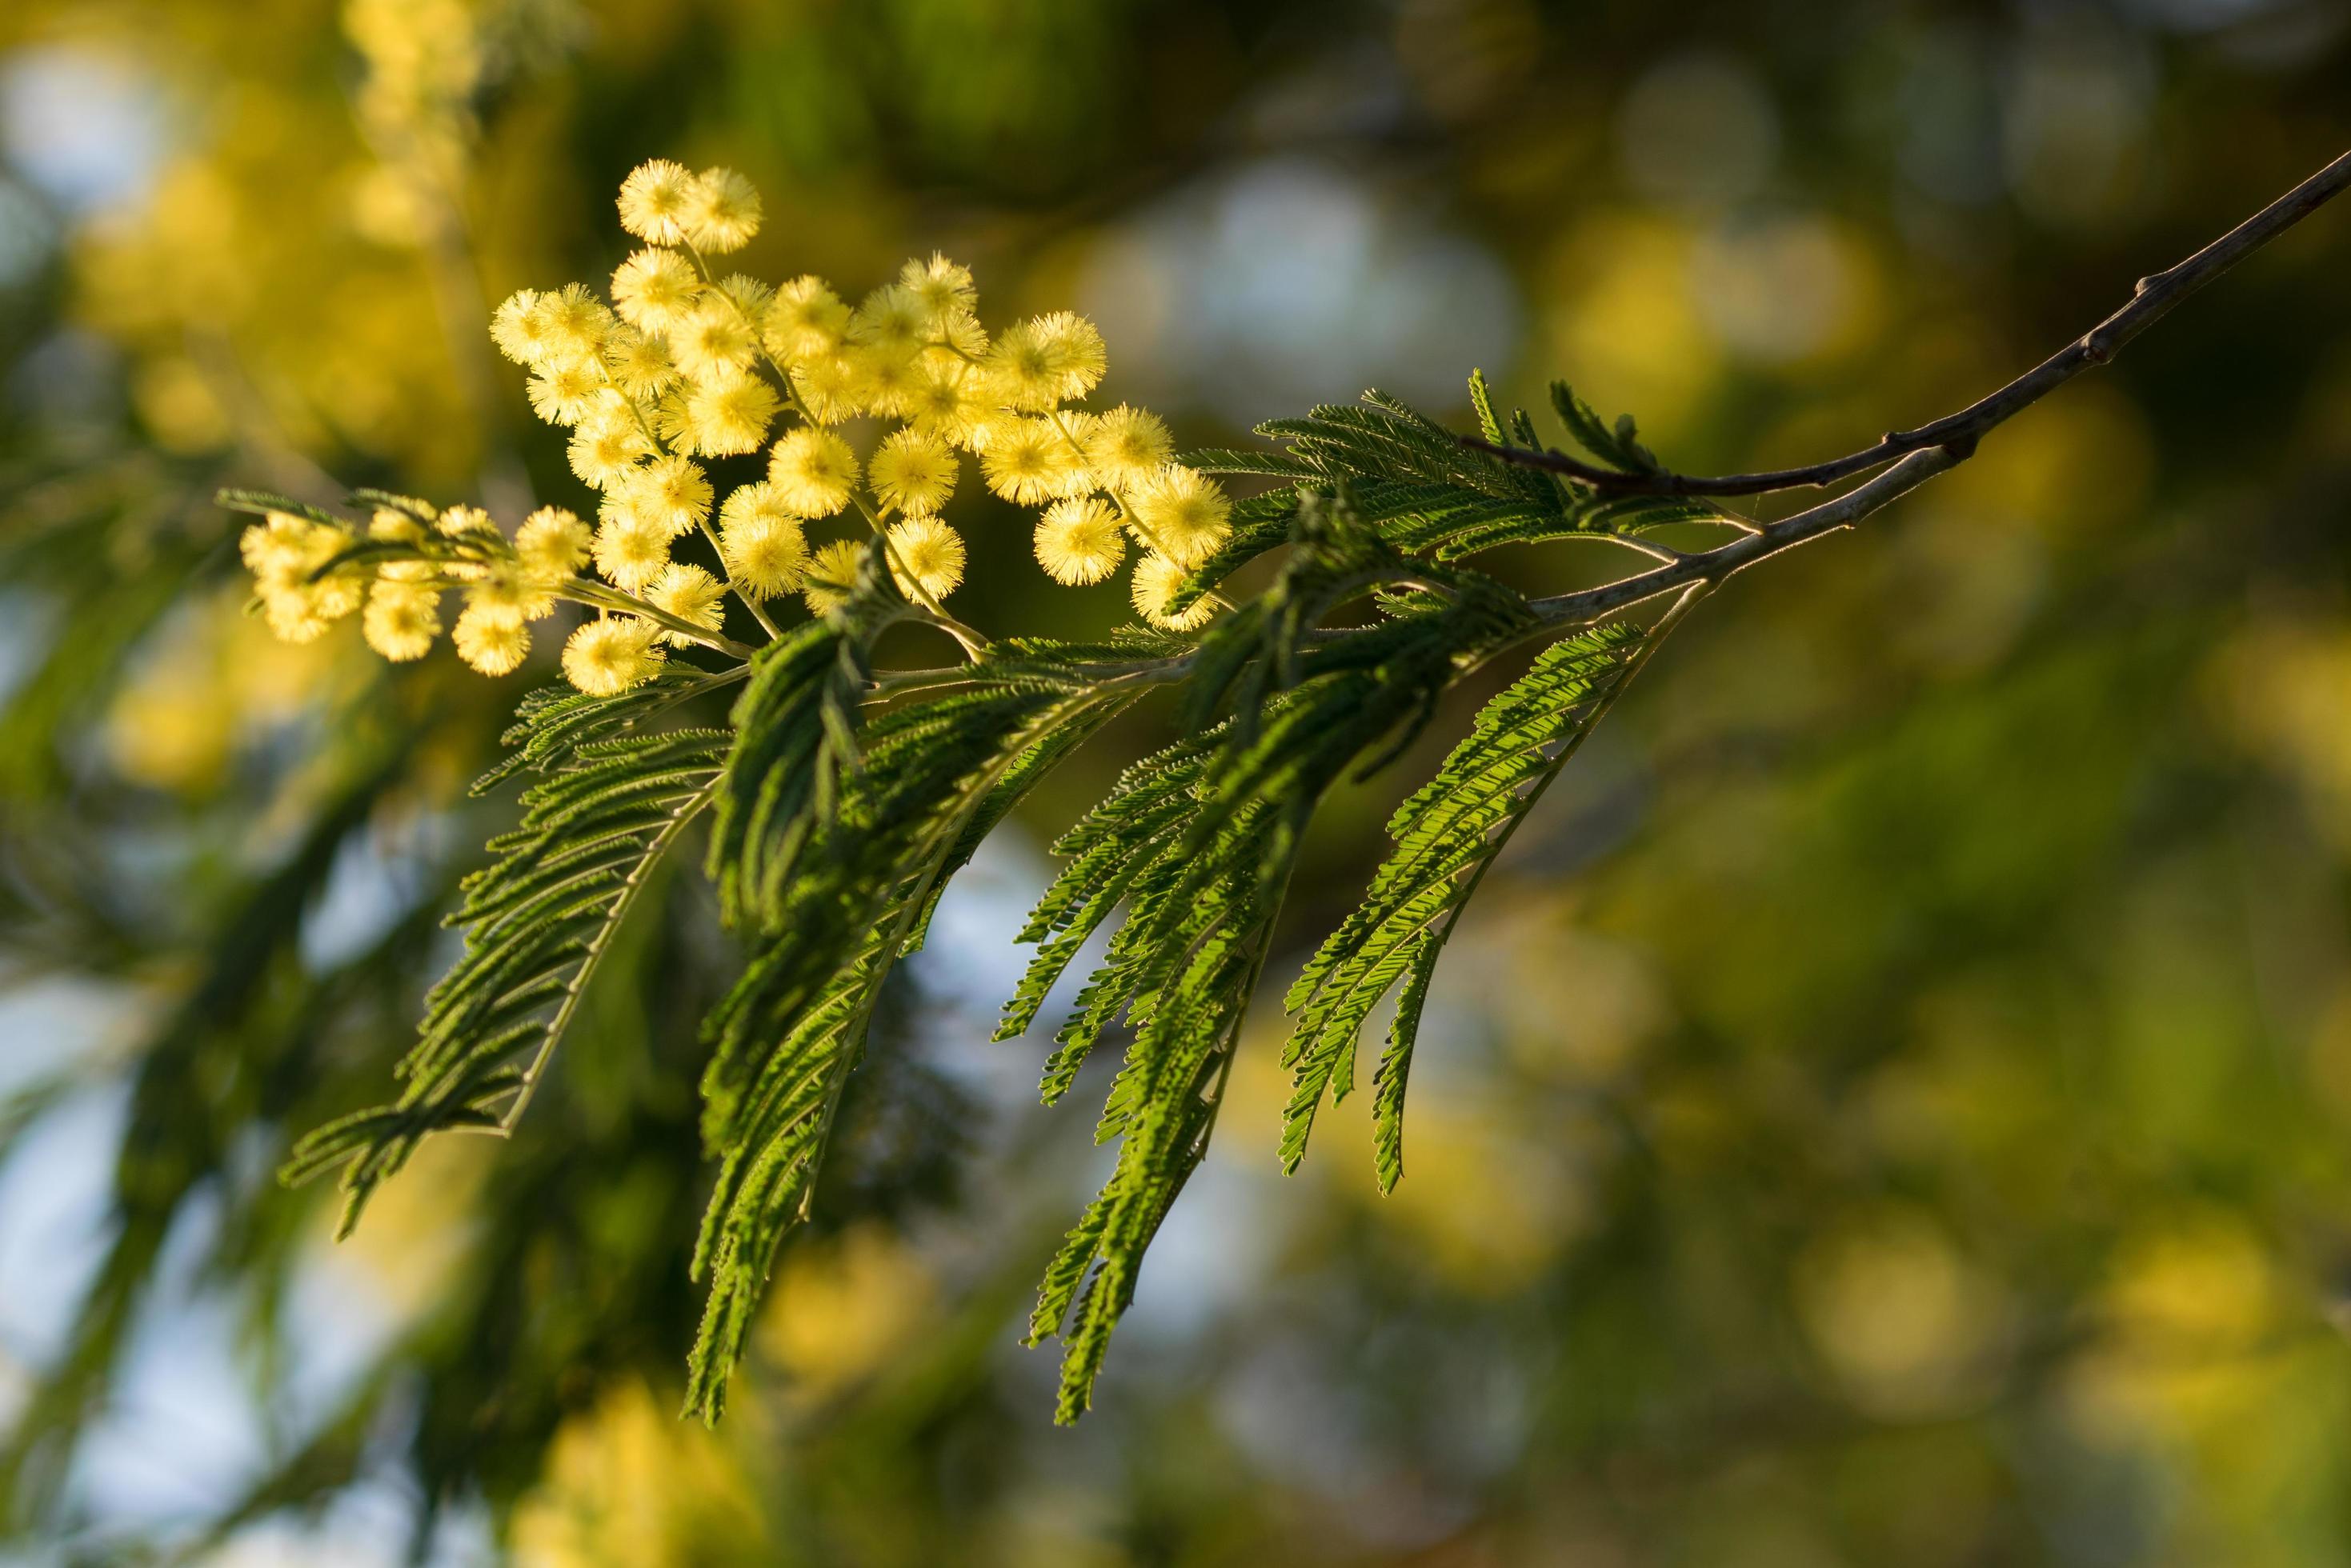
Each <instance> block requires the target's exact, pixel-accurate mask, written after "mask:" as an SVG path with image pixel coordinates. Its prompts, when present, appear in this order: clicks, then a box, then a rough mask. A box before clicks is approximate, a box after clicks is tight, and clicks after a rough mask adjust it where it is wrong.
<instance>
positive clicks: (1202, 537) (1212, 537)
mask: <svg viewBox="0 0 2351 1568" xmlns="http://www.w3.org/2000/svg"><path fill="white" fill-rule="evenodd" d="M1126 504H1127V506H1128V507H1129V509H1130V510H1131V511H1132V512H1133V514H1134V521H1135V523H1136V524H1137V527H1138V529H1139V531H1140V532H1141V533H1142V534H1143V537H1144V543H1145V544H1147V545H1150V546H1151V547H1152V548H1153V549H1154V550H1156V551H1157V552H1159V553H1160V554H1161V555H1163V556H1167V557H1168V558H1169V559H1171V560H1173V561H1174V562H1175V564H1176V565H1177V566H1197V565H1199V563H1201V562H1202V561H1205V560H1207V558H1208V556H1209V555H1210V554H1211V553H1213V552H1214V551H1215V549H1216V547H1217V545H1221V544H1223V543H1224V542H1225V540H1226V538H1227V536H1228V535H1230V534H1231V533H1232V531H1233V530H1232V522H1231V518H1232V512H1233V504H1232V503H1231V502H1229V501H1228V500H1226V499H1225V493H1224V492H1223V491H1221V490H1219V489H1217V483H1216V481H1214V480H1212V479H1210V478H1208V477H1207V475H1206V474H1204V473H1202V472H1200V471H1199V470H1197V469H1196V468H1186V467H1185V466H1184V465H1183V464H1181V463H1173V462H1171V463H1169V464H1168V465H1167V466H1166V467H1165V468H1163V469H1161V470H1160V471H1159V472H1156V473H1155V474H1153V475H1151V477H1149V478H1148V479H1145V480H1144V481H1143V482H1142V483H1139V484H1137V485H1135V486H1134V490H1133V492H1132V493H1130V494H1129V495H1128V496H1127V498H1126Z"/></svg>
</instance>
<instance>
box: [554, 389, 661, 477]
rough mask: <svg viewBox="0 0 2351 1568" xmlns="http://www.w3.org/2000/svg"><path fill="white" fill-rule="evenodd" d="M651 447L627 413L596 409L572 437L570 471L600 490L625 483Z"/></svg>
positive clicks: (582, 421)
mask: <svg viewBox="0 0 2351 1568" xmlns="http://www.w3.org/2000/svg"><path fill="white" fill-rule="evenodd" d="M651 456H653V442H652V441H648V440H647V439H646V438H645V432H644V431H643V427H641V426H640V425H639V424H638V423H637V417H636V415H635V414H634V413H632V412H631V411H630V410H627V409H625V408H622V409H611V410H605V409H601V408H600V409H596V410H591V411H590V414H589V417H588V418H586V419H584V420H581V421H580V428H579V429H578V430H577V431H573V432H572V436H571V472H574V473H576V474H578V475H579V476H580V479H581V481H583V482H584V483H589V484H592V485H594V486H595V487H596V488H597V489H599V490H604V489H609V488H610V487H611V486H613V485H616V484H622V483H626V482H627V480H628V477H629V475H630V474H631V473H632V472H635V471H636V466H637V462H638V460H639V459H641V458H647V457H651Z"/></svg>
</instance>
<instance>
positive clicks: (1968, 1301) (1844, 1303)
mask: <svg viewBox="0 0 2351 1568" xmlns="http://www.w3.org/2000/svg"><path fill="white" fill-rule="evenodd" d="M1793 1283H1794V1292H1795V1303H1796V1311H1797V1315H1798V1317H1799V1319H1800V1320H1801V1321H1802V1324H1803V1325H1804V1329H1805V1332H1806V1334H1807V1335H1808V1336H1809V1337H1810V1338H1811V1340H1812V1342H1813V1348H1814V1349H1815V1350H1817V1351H1818V1352H1819V1353H1820V1355H1821V1358H1822V1360H1823V1361H1824V1362H1825V1363H1827V1365H1828V1367H1829V1369H1830V1371H1831V1372H1832V1373H1834V1375H1835V1376H1836V1378H1837V1381H1838V1382H1839V1384H1840V1385H1842V1386H1844V1390H1845V1391H1846V1393H1847V1395H1848V1396H1849V1397H1851V1398H1852V1399H1853V1401H1854V1402H1855V1404H1856V1405H1858V1406H1860V1407H1862V1408H1863V1409H1865V1410H1867V1411H1868V1412H1870V1413H1871V1414H1873V1415H1876V1416H1879V1417H1886V1418H1892V1419H1901V1418H1915V1417H1922V1416H1928V1415H1934V1414H1938V1413H1942V1412H1946V1411H1949V1410H1951V1409H1953V1408H1955V1407H1963V1406H1964V1405H1966V1404H1967V1403H1969V1402H1970V1401H1972V1400H1975V1399H1977V1398H1980V1397H1981V1396H1982V1395H1983V1394H1984V1393H1985V1391H1986V1389H1987V1386H1988V1376H1987V1374H1988V1372H1989V1371H1990V1370H1991V1367H1990V1366H1989V1364H1990V1361H1991V1351H1992V1350H1993V1349H1994V1348H1995V1345H1996V1339H1997V1334H1998V1330H1999V1328H2000V1318H2001V1310H2000V1298H1999V1295H1998V1293H1997V1292H1996V1290H1995V1289H1994V1288H1993V1286H1992V1284H1991V1282H1990V1281H1988V1280H1987V1279H1986V1278H1985V1277H1984V1276H1983V1275H1982V1274H1981V1273H1980V1272H1979V1271H1978V1270H1976V1269H1975V1268H1973V1267H1972V1266H1971V1265H1970V1264H1969V1263H1968V1262H1967V1261H1966V1260H1965V1259H1964V1258H1962V1257H1961V1256H1960V1254H1959V1251H1958V1249H1957V1248H1956V1247H1955V1246H1954V1245H1953V1244H1952V1242H1951V1240H1950V1238H1949V1234H1948V1233H1947V1232H1946V1231H1944V1229H1943V1228H1942V1226H1941V1225H1939V1224H1938V1223H1937V1222H1936V1221H1935V1220H1933V1219H1932V1218H1931V1217H1929V1216H1928V1215H1926V1214H1924V1213H1921V1212H1917V1211H1915V1210H1908V1209H1896V1208H1889V1209H1886V1210H1879V1211H1875V1212H1872V1213H1868V1214H1865V1215H1863V1216H1859V1217H1857V1218H1855V1219H1854V1220H1849V1221H1847V1222H1845V1223H1843V1224H1840V1225H1838V1226H1835V1227H1834V1228H1833V1229H1831V1230H1830V1231H1827V1232H1826V1233H1825V1234H1823V1236H1821V1237H1819V1238H1818V1239H1816V1240H1815V1241H1813V1243H1812V1244H1811V1245H1810V1246H1808V1247H1807V1248H1806V1249H1805V1250H1804V1251H1803V1252H1802V1255H1801V1256H1800V1257H1799V1258H1798V1260H1797V1263H1796V1272H1795V1278H1794V1282H1793Z"/></svg>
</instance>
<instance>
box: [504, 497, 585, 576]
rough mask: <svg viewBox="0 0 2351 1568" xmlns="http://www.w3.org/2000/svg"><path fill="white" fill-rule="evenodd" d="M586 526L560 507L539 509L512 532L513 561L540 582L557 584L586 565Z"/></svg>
mask: <svg viewBox="0 0 2351 1568" xmlns="http://www.w3.org/2000/svg"><path fill="white" fill-rule="evenodd" d="M591 542H592V541H591V539H590V535H589V532H588V524H585V523H582V522H581V521H580V519H579V517H578V516H576V515H575V514H572V513H570V512H569V511H566V510H565V509H564V508H562V507H560V506H542V507H540V508H539V509H538V511H536V512H534V513H532V514H530V515H529V516H528V517H526V518H524V519H523V520H522V526H521V527H520V528H517V529H516V530H515V542H514V547H515V559H516V561H517V562H518V563H519V564H520V565H521V566H522V569H523V570H524V571H525V572H526V573H528V574H529V576H531V577H532V578H533V579H535V580H537V581H538V582H542V583H558V582H561V581H562V580H563V579H564V578H566V577H568V576H571V574H572V573H574V572H576V571H578V570H579V569H580V567H581V566H584V565H585V564H586V563H587V560H588V551H589V548H590V544H591Z"/></svg>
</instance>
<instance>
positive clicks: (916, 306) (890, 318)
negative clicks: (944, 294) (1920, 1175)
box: [849, 283, 931, 358]
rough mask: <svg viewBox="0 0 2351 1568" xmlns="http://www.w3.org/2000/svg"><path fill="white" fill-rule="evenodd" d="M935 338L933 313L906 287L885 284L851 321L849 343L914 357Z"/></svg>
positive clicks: (865, 302) (864, 300)
mask: <svg viewBox="0 0 2351 1568" xmlns="http://www.w3.org/2000/svg"><path fill="white" fill-rule="evenodd" d="M930 337H931V312H930V309H929V307H928V306H925V304H924V303H923V296H921V295H919V294H916V293H915V292H914V290H913V289H911V288H908V287H907V286H905V285H904V284H897V283H885V284H883V286H881V287H880V288H877V289H875V290H874V291H873V292H872V293H871V294H869V295H867V296H865V298H864V299H863V300H862V301H861V302H860V303H859V305H858V306H857V311H856V314H854V315H852V317H850V318H849V340H850V341H851V342H852V343H855V344H859V345H861V346H862V347H864V348H885V349H889V350H892V351H893V352H896V353H899V354H903V355H905V356H906V357H907V358H913V357H914V355H915V354H917V353H920V352H921V351H922V348H923V345H924V344H925V343H927V342H929V341H930Z"/></svg>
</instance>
